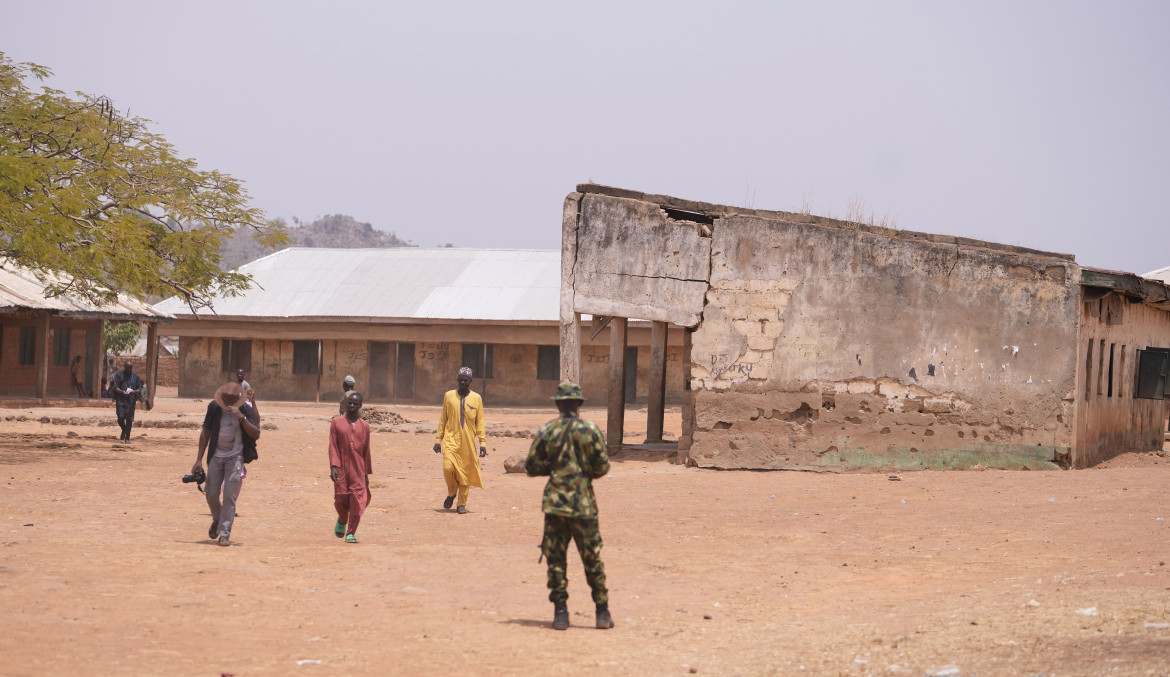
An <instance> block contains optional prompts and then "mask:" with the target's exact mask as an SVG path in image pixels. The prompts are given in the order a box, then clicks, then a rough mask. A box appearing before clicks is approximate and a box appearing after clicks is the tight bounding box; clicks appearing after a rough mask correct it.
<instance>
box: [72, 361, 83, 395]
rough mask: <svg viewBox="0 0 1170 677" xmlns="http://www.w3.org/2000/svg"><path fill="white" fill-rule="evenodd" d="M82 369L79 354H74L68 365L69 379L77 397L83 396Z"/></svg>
mask: <svg viewBox="0 0 1170 677" xmlns="http://www.w3.org/2000/svg"><path fill="white" fill-rule="evenodd" d="M82 371H83V370H82V367H81V355H74V356H73V363H72V364H70V365H69V379H70V380H71V381H73V387H74V388H76V389H77V396H78V397H85V375H84V374H83V373H82Z"/></svg>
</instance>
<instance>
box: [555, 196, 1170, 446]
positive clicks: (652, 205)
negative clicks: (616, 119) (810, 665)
mask: <svg viewBox="0 0 1170 677" xmlns="http://www.w3.org/2000/svg"><path fill="white" fill-rule="evenodd" d="M564 214H565V216H564V222H563V231H562V243H563V244H562V260H563V261H565V262H568V263H566V266H567V269H566V270H563V271H562V294H561V311H562V313H561V322H562V329H563V331H562V356H564V358H565V359H564V364H563V365H562V370H563V371H564V373H565V374H566V375H570V376H571V375H573V374H575V373H578V370H579V369H580V368H581V366H582V365H581V364H580V363H579V362H574V359H573V356H574V355H575V354H576V351H575V349H574V346H573V339H574V337H575V336H578V335H579V331H578V328H579V325H580V324H581V322H582V321H581V319H580V318H581V316H582V314H592V315H594V316H597V315H604V316H612V317H614V318H621V317H640V318H645V319H648V320H651V321H654V322H659V323H661V324H663V325H665V326H669V327H680V328H685V330H686V331H685V333H684V355H685V362H684V364H683V368H684V372H685V376H684V378H685V379H686V384H687V388H685V389H684V405H683V437H682V439H681V440H680V445H679V446H680V449H682V450H685V451H686V452H687V455H688V458H689V460H690V462H692V463H694V464H696V465H700V466H706V467H718V468H802V467H826V466H828V467H875V466H881V467H905V468H919V467H938V468H955V467H973V466H979V465H985V466H997V467H1017V468H1019V467H1027V468H1048V467H1062V466H1063V467H1068V466H1086V465H1091V464H1093V463H1097V462H1099V461H1101V460H1103V459H1105V458H1108V457H1109V456H1111V455H1114V454H1117V453H1121V452H1123V451H1145V450H1153V449H1161V430H1162V427H1161V426H1162V423H1161V422H1162V421H1164V420H1165V418H1166V415H1167V403H1166V400H1165V399H1163V392H1164V391H1165V382H1164V380H1163V382H1162V386H1161V388H1162V390H1161V391H1159V392H1158V394H1157V397H1153V398H1152V399H1147V398H1145V397H1128V396H1127V397H1125V398H1122V397H1121V396H1120V395H1119V393H1120V392H1123V391H1124V392H1126V393H1136V392H1137V391H1136V390H1134V388H1136V385H1132V386H1131V385H1129V382H1128V381H1127V385H1126V386H1125V387H1124V388H1123V387H1122V386H1120V385H1116V384H1115V385H1114V386H1113V388H1114V389H1113V390H1112V391H1110V390H1109V386H1108V385H1107V382H1115V381H1116V383H1120V381H1121V380H1122V379H1136V378H1137V372H1134V371H1133V370H1134V369H1135V368H1136V365H1137V362H1138V360H1139V357H1138V354H1137V351H1139V350H1140V351H1141V352H1142V355H1145V356H1146V357H1145V358H1140V359H1146V360H1147V361H1148V362H1150V364H1151V365H1153V364H1154V362H1156V361H1157V360H1159V359H1161V358H1159V357H1158V355H1160V354H1162V353H1161V352H1160V351H1164V350H1165V349H1167V348H1170V324H1167V322H1168V321H1170V320H1168V318H1170V299H1168V298H1167V296H1168V294H1167V287H1166V285H1165V284H1162V283H1158V282H1154V281H1142V282H1140V283H1138V282H1134V281H1135V280H1138V279H1139V278H1137V277H1136V276H1132V275H1129V276H1126V275H1124V274H1116V275H1113V276H1112V277H1109V276H1104V275H1102V276H1099V277H1096V278H1092V279H1088V280H1083V279H1082V278H1083V276H1084V275H1085V271H1083V270H1082V268H1081V267H1080V266H1078V265H1077V263H1076V261H1075V260H1074V259H1073V257H1072V256H1069V255H1065V254H1056V253H1051V252H1041V251H1035V250H1029V249H1024V248H1020V247H1012V246H1007V245H998V244H994V243H988V242H980V241H975V240H969V239H966V238H959V237H951V236H940V235H929V234H924V233H913V232H906V231H896V230H889V229H885V228H880V227H873V226H868V225H865V224H857V223H847V222H841V221H835V220H831V219H824V218H819V217H815V216H810V215H806V214H792V213H785V212H767V211H761V210H753V209H738V208H734V207H728V206H720V205H710V204H705V203H697V202H691V201H687V200H680V199H677V198H672V197H669V196H657V195H646V194H643V193H637V192H634V191H627V190H623V189H616V188H609V187H603V186H596V185H592V184H590V185H583V186H578V189H577V191H576V192H574V193H571V194H570V195H569V196H568V198H566V202H565V211H564ZM664 252H665V253H668V254H669V255H665V256H664V254H663V253H664ZM1110 299H1112V300H1110ZM1094 303H1097V304H1098V305H1100V304H1101V303H1106V304H1108V305H1109V307H1111V308H1112V307H1115V306H1116V307H1123V308H1124V310H1123V311H1118V312H1117V313H1116V314H1114V315H1107V317H1112V318H1115V320H1114V321H1112V322H1113V323H1112V324H1110V322H1111V321H1110V320H1106V321H1104V322H1102V321H1101V320H1100V319H1099V315H1100V312H1101V311H1099V310H1098V311H1096V312H1097V315H1093V312H1094V311H1093V310H1092V309H1093V304H1094ZM1122 317H1124V318H1126V319H1125V320H1124V323H1123V322H1122V320H1121V318H1122ZM615 322H616V320H615ZM611 324H613V323H611ZM1122 327H1124V329H1123V328H1122ZM620 332H621V329H620V327H618V328H615V329H613V330H612V334H613V340H612V342H611V346H612V347H611V351H612V353H613V354H618V353H619V352H620V350H621V349H622V345H623V339H622V338H621V336H620ZM1090 341H1093V342H1094V343H1092V347H1091V350H1092V353H1091V354H1087V351H1089V350H1090ZM1102 346H1106V347H1105V350H1109V349H1110V348H1109V347H1110V346H1114V347H1113V352H1112V360H1113V362H1112V363H1111V364H1112V365H1113V367H1112V371H1111V372H1109V371H1107V372H1106V373H1107V376H1106V377H1102V376H1101V374H1102V373H1103V372H1102V369H1106V370H1108V369H1109V366H1108V365H1109V364H1110V363H1109V362H1107V360H1108V359H1109V358H1108V356H1106V357H1102V355H1103V353H1102V352H1101V351H1102ZM1116 346H1123V347H1124V350H1121V349H1120V348H1117V347H1116ZM1122 355H1124V356H1126V357H1125V359H1126V363H1125V364H1124V365H1122V359H1123V357H1122ZM1103 360H1105V361H1103ZM1160 364H1163V365H1165V363H1160ZM1102 365H1104V366H1102ZM652 368H653V365H652ZM1150 369H1151V370H1154V371H1156V365H1154V366H1151V367H1150ZM1151 373H1152V372H1151ZM1123 374H1124V376H1123ZM617 377H620V374H616V373H615V374H614V375H613V378H617ZM1155 378H1156V377H1155ZM1109 379H1112V380H1109ZM1163 379H1164V377H1163ZM1097 380H1101V383H1102V386H1101V388H1102V390H1101V392H1102V393H1104V394H1103V395H1098V393H1097V390H1098V387H1097ZM1147 381H1148V379H1147ZM1090 384H1091V385H1090ZM1146 385H1147V390H1148V393H1147V394H1149V393H1153V392H1154V391H1155V390H1157V389H1158V387H1157V386H1156V384H1155V385H1150V384H1149V383H1147V384H1146ZM1110 392H1112V393H1113V394H1112V395H1109V393H1110ZM1102 400H1104V401H1102ZM610 403H611V409H610V421H609V424H610V428H611V429H620V426H621V425H622V421H621V412H620V410H615V409H614V408H613V403H614V398H613V397H612V388H611V399H610ZM611 439H619V438H615V437H613V436H612V435H611Z"/></svg>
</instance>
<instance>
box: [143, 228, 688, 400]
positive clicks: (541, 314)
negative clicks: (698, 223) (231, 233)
mask: <svg viewBox="0 0 1170 677" xmlns="http://www.w3.org/2000/svg"><path fill="white" fill-rule="evenodd" d="M241 271H242V272H246V273H249V274H251V275H252V276H253V279H254V282H255V285H254V287H253V289H251V290H250V291H249V292H248V293H247V294H245V295H244V296H242V297H237V298H231V299H222V300H220V301H217V302H216V304H215V315H210V316H204V315H201V316H195V315H193V314H191V313H190V311H189V310H187V311H185V310H184V308H183V306H182V305H181V303H179V302H178V301H177V300H174V299H171V300H168V301H164V302H163V303H161V304H159V306H160V308H162V309H163V310H166V311H167V312H172V313H173V314H174V315H175V321H174V323H173V324H172V325H171V326H170V327H169V328H168V334H170V335H173V336H176V337H178V339H179V356H178V373H179V378H178V385H179V391H178V392H179V395H180V396H181V397H205V396H207V394H208V393H211V392H214V390H215V388H217V387H218V386H219V385H220V384H222V383H223V382H224V381H226V380H228V379H230V378H233V377H234V373H235V370H236V369H237V368H243V369H244V370H245V372H246V373H247V374H248V381H249V383H251V384H252V385H253V386H254V387H255V388H256V390H257V398H259V399H278V400H294V401H295V400H300V401H333V400H337V399H339V398H340V397H341V393H342V379H343V378H344V377H345V376H347V375H351V376H353V377H354V378H355V380H356V381H357V388H358V390H359V391H360V392H362V394H363V395H364V396H365V398H366V401H367V402H374V403H431V402H434V403H437V402H440V401H441V399H442V396H443V393H444V392H446V391H447V390H450V389H451V388H452V387H454V381H455V373H456V371H457V370H458V369H459V367H462V366H469V367H471V368H472V369H473V371H474V372H475V385H474V387H475V389H476V390H477V391H479V392H481V394H482V395H483V396H484V400H485V403H486V405H487V406H507V405H534V404H541V405H544V404H547V403H548V398H549V397H550V396H551V394H552V393H553V392H554V391H555V390H556V385H557V383H558V382H559V379H560V341H559V330H558V325H559V322H558V298H559V291H560V280H559V275H560V254H559V252H556V251H537V250H482V249H458V248H437V249H421V248H413V247H411V248H405V247H404V248H395V249H318V248H312V249H309V248H293V249H286V250H283V251H280V252H277V253H276V254H273V255H271V256H268V257H265V258H264V259H260V260H258V261H254V262H252V263H250V264H248V265H246V266H244V267H242V268H241ZM581 332H582V337H581V344H582V345H583V346H584V348H583V354H582V359H583V362H584V364H585V366H586V368H585V369H584V370H583V372H582V376H581V378H582V387H583V388H584V389H585V392H586V394H587V396H588V397H589V399H590V401H591V402H604V401H605V393H606V388H607V386H608V379H609V360H610V356H609V350H608V343H607V342H605V341H606V339H607V336H605V335H602V336H601V337H600V339H597V341H598V342H597V343H596V344H595V343H594V342H593V341H591V332H590V331H589V328H588V327H584V328H582V329H581ZM650 334H651V328H650V326H649V325H648V324H645V323H644V324H643V325H638V324H637V323H635V326H634V328H633V329H632V330H631V337H632V339H631V341H630V345H629V350H628V351H627V353H626V358H625V362H626V364H628V365H629V370H630V374H631V376H630V378H629V379H628V382H627V384H626V385H627V391H628V393H629V395H630V397H631V399H634V400H637V399H641V400H643V401H645V400H646V399H647V393H646V387H647V386H646V383H647V380H648V379H649V364H650V357H649V352H650V348H649V345H650ZM670 339H671V345H670V346H669V348H668V351H669V357H668V360H669V361H670V363H671V364H672V365H673V366H672V368H671V369H670V374H669V379H668V384H669V385H668V397H669V398H671V399H672V400H673V401H681V399H682V391H683V387H684V382H683V378H682V368H681V366H680V365H681V364H682V358H683V355H682V332H681V330H680V331H677V332H675V333H674V334H673V335H672V336H671V337H670Z"/></svg>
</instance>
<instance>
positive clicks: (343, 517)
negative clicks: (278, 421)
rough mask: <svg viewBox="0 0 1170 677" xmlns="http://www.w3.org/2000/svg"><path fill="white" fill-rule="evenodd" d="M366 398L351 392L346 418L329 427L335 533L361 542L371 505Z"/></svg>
mask: <svg viewBox="0 0 1170 677" xmlns="http://www.w3.org/2000/svg"><path fill="white" fill-rule="evenodd" d="M361 410H362V396H361V394H360V393H357V392H351V393H350V394H349V397H348V398H347V399H346V411H345V416H334V417H333V421H332V422H331V423H330V424H329V478H330V479H332V480H333V507H334V508H336V509H337V525H336V526H335V527H334V528H333V533H334V535H336V536H337V537H338V538H341V537H342V536H344V537H345V542H346V543H357V536H355V535H354V532H356V531H357V527H358V522H360V521H361V519H362V513H364V512H365V511H366V506H367V505H369V504H370V473H372V472H373V471H374V470H373V464H372V463H371V462H370V424H369V423H366V422H365V421H364V420H362V418H361V416H359V413H360V412H361Z"/></svg>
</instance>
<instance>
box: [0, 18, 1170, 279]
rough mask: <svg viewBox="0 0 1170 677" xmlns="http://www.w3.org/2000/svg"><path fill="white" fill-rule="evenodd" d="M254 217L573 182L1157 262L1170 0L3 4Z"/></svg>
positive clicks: (549, 221) (361, 212) (475, 199)
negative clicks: (236, 182) (212, 174)
mask: <svg viewBox="0 0 1170 677" xmlns="http://www.w3.org/2000/svg"><path fill="white" fill-rule="evenodd" d="M2 16H3V19H2V21H0V51H4V52H6V53H7V54H8V55H9V56H10V57H12V58H13V59H15V60H17V61H33V62H36V63H39V64H42V65H45V66H49V67H50V68H52V69H53V70H54V71H55V72H56V77H55V78H54V79H53V80H52V82H51V84H52V85H53V86H55V87H57V88H60V89H65V90H84V91H86V92H90V93H94V94H105V95H108V96H110V97H111V98H113V99H114V101H115V103H116V105H117V106H118V107H119V108H120V109H122V110H126V109H130V112H131V113H133V114H136V115H141V116H144V117H147V118H150V119H151V120H154V121H155V124H154V126H153V129H154V131H157V132H160V133H162V134H163V135H165V136H166V137H167V138H168V139H169V140H170V141H171V142H172V143H173V144H174V145H175V146H176V147H177V148H178V150H179V152H180V153H181V154H182V155H184V156H188V157H193V158H196V159H197V160H198V161H199V163H200V166H202V167H203V168H208V169H210V168H214V169H220V170H223V171H226V172H228V173H230V174H232V175H233V176H235V177H237V178H239V179H242V180H243V181H245V182H246V184H247V187H248V190H249V191H250V193H251V195H252V197H253V199H254V202H255V204H256V205H258V206H260V207H262V208H263V209H265V210H266V211H267V212H268V214H269V215H270V216H283V217H285V218H286V219H290V218H291V217H293V216H297V217H299V218H301V219H305V220H311V219H313V218H315V217H317V216H322V215H325V214H336V213H342V214H350V215H352V216H354V217H356V218H357V219H358V220H360V221H368V222H370V223H373V224H374V225H375V226H376V227H378V228H381V229H384V230H388V231H393V232H396V233H397V234H398V235H399V236H400V237H403V238H405V239H408V240H410V241H412V242H414V243H415V244H419V245H422V246H435V245H440V244H444V243H447V242H453V243H455V244H456V245H459V246H469V247H523V248H544V249H555V248H557V247H559V246H560V218H561V203H562V200H563V199H564V196H565V195H566V194H567V193H569V192H570V191H572V190H573V188H574V186H575V185H576V184H578V183H583V182H586V181H589V180H593V181H596V182H598V183H605V184H610V185H616V186H622V187H626V188H633V189H636V190H643V191H648V192H655V193H666V194H670V195H675V196H678V197H683V198H688V199H694V200H703V201H707V202H717V203H724V204H731V205H737V206H755V207H757V208H761V209H787V210H799V209H801V207H802V206H803V205H805V204H807V205H808V206H809V207H810V208H811V210H812V211H813V213H817V214H824V215H830V216H837V217H843V216H845V215H846V212H847V209H848V207H849V204H850V203H851V202H853V201H856V200H860V201H861V202H862V203H864V205H865V208H866V211H867V212H873V213H874V215H875V217H876V218H877V219H880V218H881V217H882V216H884V215H887V214H888V215H889V216H890V217H891V218H893V219H894V220H895V221H896V224H897V226H898V227H900V228H903V229H908V230H921V231H926V232H932V233H946V234H956V235H964V236H968V237H974V238H979V239H985V240H992V241H996V242H1004V243H1008V244H1017V245H1022V246H1026V247H1034V248H1037V249H1045V250H1050V251H1059V252H1068V253H1072V254H1075V255H1076V257H1077V260H1078V261H1079V262H1080V263H1082V264H1083V265H1089V266H1097V267H1103V268H1111V269H1120V270H1126V271H1130V272H1136V273H1143V272H1146V271H1149V270H1152V269H1155V268H1160V267H1163V266H1167V265H1170V244H1168V243H1170V217H1168V214H1170V209H1168V208H1167V196H1168V195H1170V39H1167V37H1166V36H1167V34H1168V33H1170V2H1165V1H1163V0H1149V1H1124V0H1122V1H1110V2H1104V1H1102V2H1071V1H1068V0H1060V1H1053V2H1020V1H1011V2H994V1H992V2H988V1H980V2H938V1H930V2H925V1H924V2H874V1H863V2H862V1H859V2H831V1H830V2H825V1H816V2H813V1H812V0H809V1H808V2H799V3H797V2H729V1H726V0H722V1H719V2H714V1H712V2H706V3H695V2H685V1H680V0H674V1H670V2H641V3H640V2H632V1H630V2H596V1H594V2H573V3H569V2H553V1H550V0H545V1H539V2H525V3H518V2H507V3H504V2H501V3H493V2H464V3H444V2H411V3H395V2H365V1H360V0H348V1H346V2H336V3H326V2H319V1H317V2H290V1H287V0H282V1H275V0H273V1H266V2H257V1H244V0H240V1H233V2H217V1H210V2H209V1H201V2H190V3H177V2H156V1H150V2H102V1H99V0H93V1H86V2H83V1H81V0H75V1H74V2H52V1H45V0H38V1H36V2H29V1H27V0H25V1H22V2H5V3H4V6H3V14H2Z"/></svg>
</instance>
